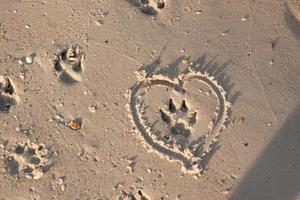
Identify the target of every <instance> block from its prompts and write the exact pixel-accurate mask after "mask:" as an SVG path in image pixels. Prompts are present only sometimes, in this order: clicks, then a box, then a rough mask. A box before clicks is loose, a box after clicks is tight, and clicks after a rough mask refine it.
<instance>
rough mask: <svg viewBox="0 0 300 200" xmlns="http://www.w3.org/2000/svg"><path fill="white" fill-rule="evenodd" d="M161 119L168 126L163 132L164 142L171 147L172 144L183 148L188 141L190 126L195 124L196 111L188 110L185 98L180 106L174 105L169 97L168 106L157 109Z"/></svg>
mask: <svg viewBox="0 0 300 200" xmlns="http://www.w3.org/2000/svg"><path fill="white" fill-rule="evenodd" d="M159 112H160V115H161V119H162V121H163V122H164V124H165V125H166V126H167V127H168V130H169V131H168V132H167V133H166V134H164V136H163V137H164V138H165V142H166V143H167V144H169V145H170V146H171V147H173V145H174V144H177V145H179V146H180V148H181V149H182V150H183V149H184V148H185V147H186V146H187V145H188V143H189V139H190V136H191V128H192V127H193V126H194V125H195V124H196V121H197V111H195V110H190V109H189V107H188V105H187V103H186V100H182V102H181V105H180V106H176V105H175V103H174V100H173V99H172V98H170V99H169V104H168V108H167V109H166V110H165V109H162V108H161V109H159Z"/></svg>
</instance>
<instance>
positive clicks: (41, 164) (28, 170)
mask: <svg viewBox="0 0 300 200" xmlns="http://www.w3.org/2000/svg"><path fill="white" fill-rule="evenodd" d="M53 158H54V152H51V151H50V150H49V149H48V148H46V147H45V146H44V145H43V144H36V143H33V142H30V141H25V142H20V143H17V144H16V145H15V146H13V147H12V148H10V149H8V151H7V155H6V156H5V159H4V162H5V165H6V168H7V171H8V173H9V174H11V175H13V176H18V177H19V178H22V177H25V178H28V179H40V178H41V177H42V176H43V175H44V173H46V172H47V171H48V170H49V169H50V168H51V167H52V166H53V164H54V160H53Z"/></svg>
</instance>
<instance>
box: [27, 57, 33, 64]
mask: <svg viewBox="0 0 300 200" xmlns="http://www.w3.org/2000/svg"><path fill="white" fill-rule="evenodd" d="M25 61H26V63H27V64H32V63H33V58H32V56H26V57H25Z"/></svg>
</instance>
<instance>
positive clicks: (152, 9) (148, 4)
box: [139, 0, 167, 15]
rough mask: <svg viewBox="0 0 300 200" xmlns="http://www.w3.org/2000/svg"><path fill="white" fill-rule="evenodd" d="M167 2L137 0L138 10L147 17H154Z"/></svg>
mask: <svg viewBox="0 0 300 200" xmlns="http://www.w3.org/2000/svg"><path fill="white" fill-rule="evenodd" d="M166 1H167V0H139V3H140V9H141V11H142V12H143V13H145V14H147V15H156V14H157V13H158V12H160V11H161V10H163V9H164V8H165V7H166Z"/></svg>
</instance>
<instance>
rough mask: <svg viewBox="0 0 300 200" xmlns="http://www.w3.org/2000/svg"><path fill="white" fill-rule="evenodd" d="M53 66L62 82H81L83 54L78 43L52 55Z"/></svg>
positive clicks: (83, 65)
mask: <svg viewBox="0 0 300 200" xmlns="http://www.w3.org/2000/svg"><path fill="white" fill-rule="evenodd" d="M53 66H54V69H55V71H56V72H57V74H58V77H59V79H60V80H61V81H62V82H63V83H67V84H72V83H75V82H81V80H82V73H83V72H84V67H85V55H84V53H83V52H82V49H81V48H80V47H79V46H78V45H70V46H69V47H68V48H65V49H63V50H61V51H60V52H58V53H57V54H56V55H55V56H54V59H53Z"/></svg>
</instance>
